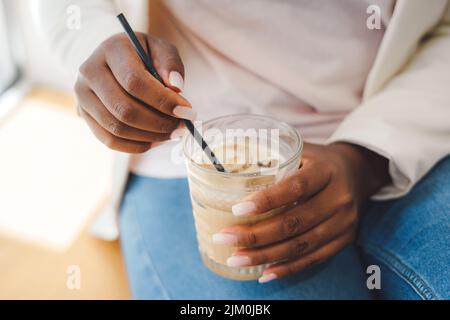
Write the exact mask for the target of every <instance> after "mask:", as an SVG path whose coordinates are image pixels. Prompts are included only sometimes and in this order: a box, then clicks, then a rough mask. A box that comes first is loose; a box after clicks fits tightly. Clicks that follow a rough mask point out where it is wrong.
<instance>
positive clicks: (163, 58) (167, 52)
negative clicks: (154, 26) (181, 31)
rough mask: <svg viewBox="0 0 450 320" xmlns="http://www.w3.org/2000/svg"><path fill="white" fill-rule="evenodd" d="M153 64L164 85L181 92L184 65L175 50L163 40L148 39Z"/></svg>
mask: <svg viewBox="0 0 450 320" xmlns="http://www.w3.org/2000/svg"><path fill="white" fill-rule="evenodd" d="M147 43H148V47H149V50H150V53H151V58H152V60H153V64H154V66H155V68H156V70H157V71H158V73H159V75H160V76H161V78H162V79H163V81H164V84H165V85H166V86H168V87H169V88H171V89H172V90H174V91H175V92H181V91H183V87H184V65H183V62H182V61H181V57H180V55H179V53H178V50H177V48H176V47H175V46H174V45H172V44H171V43H169V42H166V41H164V40H161V39H158V38H154V37H151V36H149V37H148V42H147Z"/></svg>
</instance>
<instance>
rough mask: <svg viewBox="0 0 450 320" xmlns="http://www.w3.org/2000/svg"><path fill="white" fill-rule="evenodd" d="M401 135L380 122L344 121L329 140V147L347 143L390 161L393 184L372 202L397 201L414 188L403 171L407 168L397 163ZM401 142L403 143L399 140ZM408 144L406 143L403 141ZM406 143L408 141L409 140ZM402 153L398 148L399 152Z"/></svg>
mask: <svg viewBox="0 0 450 320" xmlns="http://www.w3.org/2000/svg"><path fill="white" fill-rule="evenodd" d="M398 135H399V134H398V132H393V130H392V128H391V127H390V126H388V125H386V124H385V123H383V122H381V121H379V120H368V121H367V120H365V121H355V119H353V120H352V121H348V119H346V120H344V122H343V123H342V124H341V126H340V127H339V128H338V129H337V130H336V131H335V132H334V133H333V135H332V136H331V137H330V138H329V139H328V141H327V143H328V144H330V143H334V142H348V143H352V144H356V145H359V146H362V147H364V148H367V149H369V150H371V151H373V152H376V153H378V154H379V155H381V156H383V157H385V158H387V159H388V160H389V174H390V176H391V179H392V183H391V184H390V185H387V186H385V187H383V188H382V189H380V190H379V191H378V192H377V193H376V194H375V195H373V196H372V197H371V199H373V200H387V199H393V198H398V197H401V196H403V195H405V194H406V193H408V191H409V190H410V189H411V188H412V187H413V185H414V181H413V179H411V177H410V176H409V175H408V173H407V172H406V171H407V170H404V169H403V167H404V164H403V163H401V162H399V161H398V160H397V157H396V155H397V154H398V152H400V151H399V150H396V148H397V147H396V143H395V141H397V144H398V141H399V137H398ZM400 141H401V140H400ZM404 141H405V140H404ZM406 141H407V140H406ZM397 149H399V148H397Z"/></svg>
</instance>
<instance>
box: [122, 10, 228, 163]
mask: <svg viewBox="0 0 450 320" xmlns="http://www.w3.org/2000/svg"><path fill="white" fill-rule="evenodd" d="M117 19H119V21H120V23H121V24H122V27H123V28H124V29H125V33H126V34H127V35H128V39H130V41H131V43H132V45H133V47H134V49H135V50H136V52H137V54H138V55H139V57H140V58H141V60H142V62H143V63H144V65H145V67H146V68H147V70H148V71H149V72H150V73H151V74H152V76H153V77H155V78H156V79H157V80H158V81H159V82H161V83H162V84H163V86H166V85H165V83H164V81H163V79H162V78H161V76H160V75H159V74H158V71H156V69H155V67H154V66H153V63H152V60H151V59H150V57H149V56H148V55H147V53H146V52H145V50H144V48H142V46H141V43H140V42H139V40H138V38H137V37H136V34H135V33H134V31H133V29H131V26H130V24H129V23H128V21H127V19H126V18H125V16H124V15H123V13H121V14H119V15H118V16H117ZM183 121H184V124H185V125H186V127H187V128H188V130H189V132H190V133H191V134H192V136H193V137H194V139H195V141H197V143H198V144H199V145H200V147H201V148H202V150H203V151H204V152H205V153H206V155H207V156H208V158H209V160H211V162H212V164H213V165H214V167H215V168H216V170H217V171H220V172H225V168H224V167H223V166H222V165H221V164H220V162H219V160H218V159H217V157H216V155H215V154H214V152H213V151H212V150H211V149H210V148H209V146H208V144H207V143H206V141H205V140H204V139H203V137H202V136H201V135H200V133H199V132H198V131H197V129H196V128H195V127H194V124H193V123H192V122H191V121H190V120H187V119H183Z"/></svg>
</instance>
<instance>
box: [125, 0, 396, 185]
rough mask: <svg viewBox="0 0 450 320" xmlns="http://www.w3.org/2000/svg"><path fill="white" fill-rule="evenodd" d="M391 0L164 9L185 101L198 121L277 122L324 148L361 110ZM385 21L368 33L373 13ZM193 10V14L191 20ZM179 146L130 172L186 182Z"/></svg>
mask: <svg viewBox="0 0 450 320" xmlns="http://www.w3.org/2000/svg"><path fill="white" fill-rule="evenodd" d="M393 3H394V1H393V0H376V1H372V0H367V1H359V0H347V1H298V0H292V1H278V2H277V1H271V0H270V1H267V0H263V1H251V2H249V3H246V4H243V3H242V2H240V1H235V2H233V1H232V2H229V1H214V2H204V1H183V0H169V1H165V2H164V7H162V8H161V9H158V12H159V17H158V18H159V21H163V23H164V24H165V26H166V27H165V28H161V29H163V31H159V29H158V30H151V31H153V32H155V33H157V34H158V35H160V36H162V37H164V38H166V39H168V40H170V41H171V42H173V43H174V44H175V45H176V46H177V47H179V51H180V54H181V57H182V59H183V61H184V64H185V68H186V79H185V80H186V81H185V83H186V85H185V91H184V92H183V94H184V96H186V97H187V98H188V100H190V101H191V102H192V105H193V108H194V109H195V110H196V111H197V114H198V119H199V120H208V119H210V118H214V117H217V116H220V115H226V114H232V113H255V114H265V115H270V116H272V117H274V118H276V119H278V120H281V121H284V122H287V123H289V124H291V125H292V126H294V127H295V128H297V129H298V130H299V132H300V133H301V135H302V136H303V137H304V138H305V140H307V141H311V142H316V143H324V142H325V141H326V139H328V138H329V137H330V136H331V134H332V133H333V132H334V130H335V129H336V127H337V126H338V125H339V123H340V122H341V121H342V119H344V117H345V116H346V115H347V114H348V113H349V112H351V111H352V110H353V109H354V108H356V107H357V106H358V105H359V104H360V103H361V98H362V91H363V88H364V83H365V81H366V78H367V74H368V73H369V70H370V68H371V66H372V64H373V61H374V59H375V55H376V53H377V50H378V46H379V44H380V42H381V39H382V37H383V34H384V30H385V24H386V23H387V22H388V21H389V19H390V16H391V12H392V9H393ZM370 4H373V5H377V6H378V7H379V8H380V12H381V14H382V22H383V23H380V24H379V26H380V28H379V29H369V28H368V27H367V18H368V14H367V13H366V10H367V7H368V6H369V5H370ZM187 12H189V14H186V13H187ZM180 150H181V147H180V146H179V143H176V142H175V143H174V142H171V143H166V144H164V145H162V146H158V147H155V148H153V149H151V150H149V151H148V152H147V153H146V154H143V155H138V156H132V161H131V164H130V165H131V166H130V168H131V171H133V172H135V173H137V174H140V175H146V176H155V177H163V178H164V177H180V176H185V174H186V172H185V166H184V164H183V161H182V159H181V155H180Z"/></svg>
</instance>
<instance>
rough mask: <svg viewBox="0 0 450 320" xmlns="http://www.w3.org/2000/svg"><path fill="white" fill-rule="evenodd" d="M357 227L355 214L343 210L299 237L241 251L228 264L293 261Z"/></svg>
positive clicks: (241, 264)
mask: <svg viewBox="0 0 450 320" xmlns="http://www.w3.org/2000/svg"><path fill="white" fill-rule="evenodd" d="M355 226H356V224H355V223H354V217H353V214H351V213H348V212H347V211H344V210H341V211H339V212H338V213H336V214H335V215H333V216H332V217H331V218H329V219H328V220H326V221H325V222H323V223H321V224H319V225H318V226H316V227H315V228H313V229H311V230H309V231H308V232H306V233H304V234H301V235H299V236H296V237H293V238H290V239H287V240H285V241H282V242H278V243H275V244H274V245H270V246H266V247H261V248H257V249H240V250H238V251H236V252H235V253H234V254H233V255H232V256H231V257H230V258H229V259H228V260H227V263H228V264H229V265H230V266H232V267H241V266H248V265H260V264H265V263H274V262H280V261H285V260H292V259H295V258H297V257H299V256H302V255H305V254H308V253H311V252H313V251H315V250H317V249H319V248H320V247H322V246H323V245H324V244H326V243H328V242H330V241H332V240H333V239H335V238H337V237H339V236H341V235H343V234H344V233H348V232H353V231H354V230H355V229H356V228H355Z"/></svg>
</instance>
